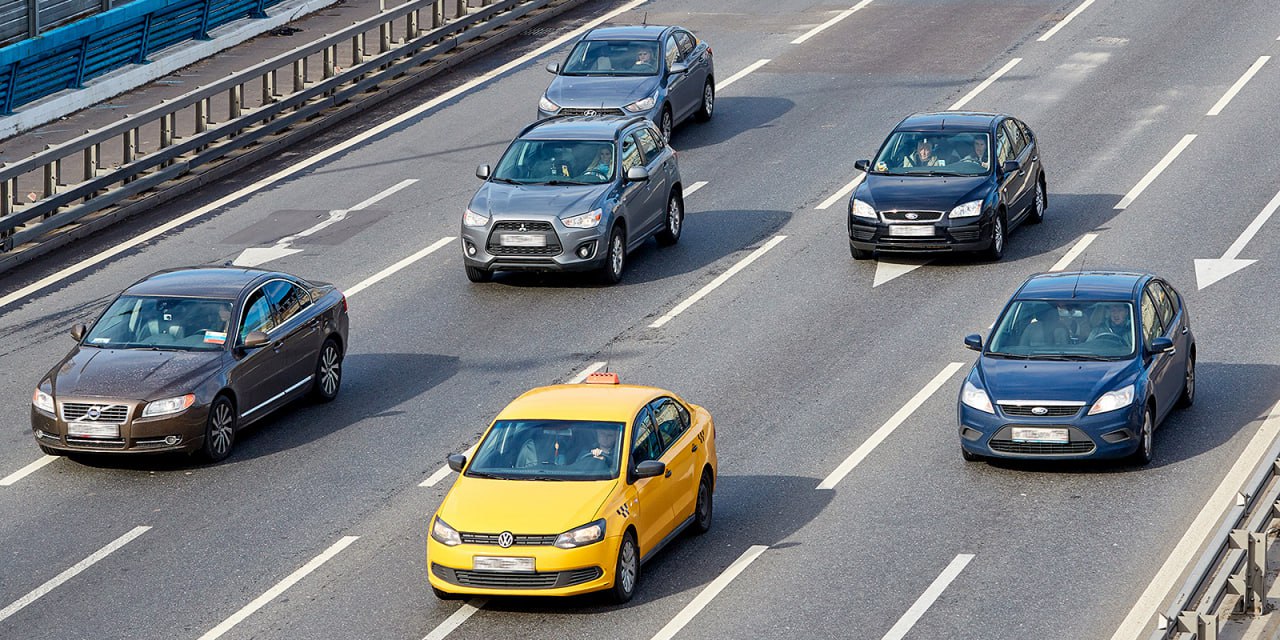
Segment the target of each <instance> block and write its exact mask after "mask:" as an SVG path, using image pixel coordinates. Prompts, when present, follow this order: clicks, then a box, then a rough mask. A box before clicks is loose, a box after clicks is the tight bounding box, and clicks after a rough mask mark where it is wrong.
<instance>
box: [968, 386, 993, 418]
mask: <svg viewBox="0 0 1280 640" xmlns="http://www.w3.org/2000/svg"><path fill="white" fill-rule="evenodd" d="M960 402H962V403H964V405H965V406H966V407H972V408H974V409H977V410H978V411H982V412H983V413H990V414H995V412H996V410H995V407H992V406H991V397H990V396H988V395H987V392H986V391H983V390H982V389H980V388H979V387H978V385H976V384H974V383H972V382H969V381H968V380H965V381H964V391H961V392H960Z"/></svg>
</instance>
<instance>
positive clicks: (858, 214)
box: [853, 198, 878, 220]
mask: <svg viewBox="0 0 1280 640" xmlns="http://www.w3.org/2000/svg"><path fill="white" fill-rule="evenodd" d="M853 217H855V218H869V219H871V220H877V219H878V218H877V217H876V208H875V207H873V206H871V204H870V203H868V202H864V201H862V200H858V199H857V198H854V200H853Z"/></svg>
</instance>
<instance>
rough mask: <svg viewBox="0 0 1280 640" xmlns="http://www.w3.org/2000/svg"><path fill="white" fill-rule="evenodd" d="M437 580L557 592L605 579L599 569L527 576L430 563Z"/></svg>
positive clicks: (522, 573) (464, 585) (514, 572)
mask: <svg viewBox="0 0 1280 640" xmlns="http://www.w3.org/2000/svg"><path fill="white" fill-rule="evenodd" d="M431 571H432V573H434V574H435V575H436V577H437V578H440V579H441V580H444V581H446V582H449V583H452V584H456V585H459V586H463V587H480V588H489V589H557V588H560V587H572V586H575V585H579V584H585V583H587V582H591V581H592V580H595V579H597V578H599V577H600V576H602V575H604V571H602V570H601V569H600V567H587V568H585V569H572V570H569V571H548V572H544V573H528V572H521V571H470V570H466V569H451V568H449V567H444V566H441V565H438V564H434V563H432V565H431Z"/></svg>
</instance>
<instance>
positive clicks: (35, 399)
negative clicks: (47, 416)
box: [31, 389, 53, 413]
mask: <svg viewBox="0 0 1280 640" xmlns="http://www.w3.org/2000/svg"><path fill="white" fill-rule="evenodd" d="M31 404H34V405H35V406H36V408H37V409H39V410H41V411H43V412H45V413H53V396H51V395H49V394H47V393H45V392H43V391H41V390H39V389H36V392H35V394H33V395H32V396H31Z"/></svg>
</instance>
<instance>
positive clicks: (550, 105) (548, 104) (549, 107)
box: [538, 96, 560, 112]
mask: <svg viewBox="0 0 1280 640" xmlns="http://www.w3.org/2000/svg"><path fill="white" fill-rule="evenodd" d="M538 108H539V109H542V110H543V111H551V112H556V111H559V110H560V105H558V104H556V103H554V102H552V101H550V100H548V99H547V97H546V96H542V99H541V100H539V101H538Z"/></svg>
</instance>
